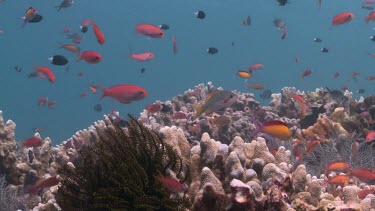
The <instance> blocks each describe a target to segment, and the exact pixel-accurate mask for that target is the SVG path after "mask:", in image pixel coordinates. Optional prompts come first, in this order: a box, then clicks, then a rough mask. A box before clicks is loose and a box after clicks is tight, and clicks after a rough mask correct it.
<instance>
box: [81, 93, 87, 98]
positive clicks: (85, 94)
mask: <svg viewBox="0 0 375 211" xmlns="http://www.w3.org/2000/svg"><path fill="white" fill-rule="evenodd" d="M79 96H80V97H86V96H87V92H82V93H81V94H80V95H79Z"/></svg>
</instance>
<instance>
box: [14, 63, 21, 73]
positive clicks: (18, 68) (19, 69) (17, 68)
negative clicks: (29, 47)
mask: <svg viewBox="0 0 375 211" xmlns="http://www.w3.org/2000/svg"><path fill="white" fill-rule="evenodd" d="M14 70H15V71H16V72H21V71H22V67H21V66H18V65H16V66H14Z"/></svg>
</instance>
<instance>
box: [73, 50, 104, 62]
mask: <svg viewBox="0 0 375 211" xmlns="http://www.w3.org/2000/svg"><path fill="white" fill-rule="evenodd" d="M81 60H85V61H86V62H87V63H90V64H98V63H99V62H100V61H102V56H101V55H100V54H99V53H96V52H94V51H84V52H83V53H81V55H80V58H79V59H78V62H79V61H81Z"/></svg>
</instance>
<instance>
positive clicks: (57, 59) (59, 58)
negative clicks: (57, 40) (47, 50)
mask: <svg viewBox="0 0 375 211" xmlns="http://www.w3.org/2000/svg"><path fill="white" fill-rule="evenodd" d="M48 60H49V61H50V62H51V64H54V65H60V66H64V65H66V64H68V62H69V61H68V59H66V57H65V56H63V55H55V56H53V57H51V58H48Z"/></svg>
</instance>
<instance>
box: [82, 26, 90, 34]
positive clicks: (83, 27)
mask: <svg viewBox="0 0 375 211" xmlns="http://www.w3.org/2000/svg"><path fill="white" fill-rule="evenodd" d="M80 28H81V32H82V33H86V32H87V31H88V30H89V28H88V27H87V26H80Z"/></svg>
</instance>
